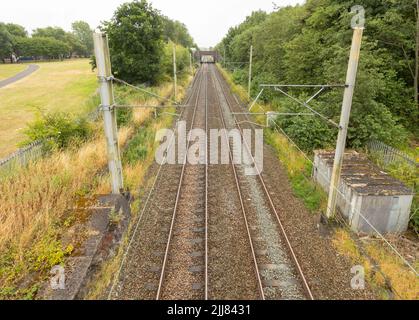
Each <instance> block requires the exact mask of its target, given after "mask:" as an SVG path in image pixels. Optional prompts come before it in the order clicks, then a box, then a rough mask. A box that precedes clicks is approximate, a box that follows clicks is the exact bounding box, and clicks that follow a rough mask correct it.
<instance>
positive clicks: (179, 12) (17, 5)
mask: <svg viewBox="0 0 419 320" xmlns="http://www.w3.org/2000/svg"><path fill="white" fill-rule="evenodd" d="M124 2H127V0H70V1H69V0H36V1H35V0H12V1H2V4H1V6H0V21H2V22H14V23H18V24H20V25H23V26H24V27H25V28H26V29H27V30H28V31H29V32H31V31H32V30H33V29H35V28H38V27H46V26H59V27H62V28H64V29H66V30H70V28H71V22H73V21H75V20H84V21H87V22H88V23H89V24H90V25H91V26H92V27H97V26H98V25H99V23H100V21H103V20H108V19H110V18H111V17H112V14H113V12H114V11H115V9H116V8H117V7H118V6H119V5H120V4H121V3H124ZM151 2H152V3H153V6H154V7H155V8H157V9H159V10H160V11H161V12H162V13H163V14H164V15H166V16H168V17H170V18H172V19H176V20H179V21H182V22H183V23H185V24H186V26H187V27H188V29H189V31H190V33H191V34H192V36H193V37H194V39H195V41H196V42H197V44H198V45H199V46H203V47H209V46H213V45H216V44H217V43H218V42H219V41H220V40H221V39H222V37H223V36H224V35H225V34H226V32H227V31H228V29H229V28H230V27H231V26H234V25H237V24H239V23H240V22H241V21H243V19H244V18H245V17H246V16H248V15H249V14H250V13H251V12H252V11H254V10H258V9H263V10H265V11H272V9H273V2H275V3H276V4H277V5H279V6H285V5H289V4H296V3H302V2H304V1H303V0H151Z"/></svg>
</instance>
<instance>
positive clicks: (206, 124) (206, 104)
mask: <svg viewBox="0 0 419 320" xmlns="http://www.w3.org/2000/svg"><path fill="white" fill-rule="evenodd" d="M206 71H207V74H206V78H205V80H206V85H205V132H206V134H207V147H206V153H205V300H208V163H209V161H208V155H209V150H208V149H209V143H208V139H209V136H210V135H209V132H208V131H209V130H208V67H207V70H206Z"/></svg>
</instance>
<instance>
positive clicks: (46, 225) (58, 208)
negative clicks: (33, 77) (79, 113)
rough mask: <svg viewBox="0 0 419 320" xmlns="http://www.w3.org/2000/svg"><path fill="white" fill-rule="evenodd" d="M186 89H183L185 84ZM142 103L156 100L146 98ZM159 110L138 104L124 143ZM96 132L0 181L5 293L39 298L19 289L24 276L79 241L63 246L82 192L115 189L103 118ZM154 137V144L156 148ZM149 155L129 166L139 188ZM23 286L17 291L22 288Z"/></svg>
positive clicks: (0, 288)
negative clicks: (111, 183)
mask: <svg viewBox="0 0 419 320" xmlns="http://www.w3.org/2000/svg"><path fill="white" fill-rule="evenodd" d="M157 91H158V93H159V94H161V95H164V94H167V93H168V92H170V91H171V85H163V86H162V87H161V88H158V90H157ZM180 91H181V92H183V90H180ZM146 100H147V101H140V102H141V103H147V104H151V103H154V101H152V100H153V99H146ZM152 114H153V112H152V110H150V109H135V111H134V114H133V122H132V123H131V125H130V127H123V128H120V129H119V141H120V145H121V146H124V145H126V144H127V142H128V141H129V140H130V139H131V138H132V137H133V136H134V134H135V133H136V132H138V130H143V128H142V124H143V123H144V122H145V121H146V120H147V119H149V118H150V116H151V115H152ZM162 118H163V119H166V120H161V121H158V122H151V124H150V125H149V126H150V128H149V129H148V130H152V131H153V132H154V131H155V130H157V129H159V128H160V127H161V126H163V125H166V126H169V125H170V123H171V122H170V121H169V122H167V121H168V120H167V119H169V118H170V119H171V117H162ZM95 132H96V133H95V136H94V138H93V139H92V140H91V141H89V142H87V143H86V144H84V145H83V146H82V147H81V148H80V149H78V150H65V151H63V152H58V153H54V154H53V155H51V156H50V157H48V158H45V159H41V160H39V161H37V162H36V163H31V164H29V166H28V167H26V168H20V169H18V170H16V171H15V172H14V173H13V174H12V175H9V176H6V177H3V178H2V180H1V181H0V252H1V255H0V299H1V298H2V297H3V298H13V297H14V298H16V297H18V298H20V297H21V296H22V295H25V296H27V297H28V298H33V294H34V292H36V287H30V288H26V287H25V289H24V290H23V291H21V290H18V291H16V290H17V289H16V286H17V285H19V282H20V281H21V280H23V279H25V277H26V276H27V275H28V274H29V273H32V272H33V271H38V272H44V273H45V272H48V270H49V268H50V267H51V266H53V265H56V264H59V263H62V262H63V259H64V258H65V256H66V255H69V254H71V251H72V249H73V246H72V245H71V244H70V245H68V246H66V247H63V244H62V243H61V241H60V238H61V235H62V234H63V233H65V230H66V228H67V227H68V226H67V225H66V222H65V221H66V218H67V216H68V215H69V214H70V213H71V211H70V212H69V209H70V208H74V207H75V206H77V203H78V200H79V199H80V197H81V196H82V197H89V196H92V195H94V194H106V193H109V192H110V187H109V177H108V175H107V174H105V175H104V174H103V169H104V168H106V164H107V159H106V157H107V156H106V146H105V139H104V137H103V134H102V124H101V123H97V125H96V130H95ZM154 144H155V143H154V139H153V140H152V141H151V142H150V149H151V150H152V149H153V148H154ZM149 155H150V156H149V157H148V158H147V159H146V161H143V162H137V163H134V164H132V165H125V166H124V176H125V179H126V182H127V185H128V186H129V187H131V188H133V189H137V188H138V186H139V185H140V184H141V183H142V181H143V179H144V174H145V172H146V169H147V168H148V166H149V165H150V164H151V162H152V160H153V159H154V153H152V152H150V153H149ZM16 292H17V293H16Z"/></svg>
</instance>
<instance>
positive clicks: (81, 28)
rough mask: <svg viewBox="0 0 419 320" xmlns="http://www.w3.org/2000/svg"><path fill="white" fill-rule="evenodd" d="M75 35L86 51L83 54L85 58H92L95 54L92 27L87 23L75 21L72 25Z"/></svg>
mask: <svg viewBox="0 0 419 320" xmlns="http://www.w3.org/2000/svg"><path fill="white" fill-rule="evenodd" d="M71 28H72V30H73V34H74V35H75V37H76V39H77V40H78V41H79V43H81V44H82V45H83V46H84V48H85V51H84V52H83V55H84V56H86V57H87V56H90V55H92V54H93V30H92V29H90V26H89V24H88V23H87V22H84V21H75V22H73V24H72V25H71Z"/></svg>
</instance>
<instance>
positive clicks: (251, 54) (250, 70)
mask: <svg viewBox="0 0 419 320" xmlns="http://www.w3.org/2000/svg"><path fill="white" fill-rule="evenodd" d="M252 61H253V46H250V58H249V85H248V88H247V96H248V97H249V99H250V87H251V86H252Z"/></svg>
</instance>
